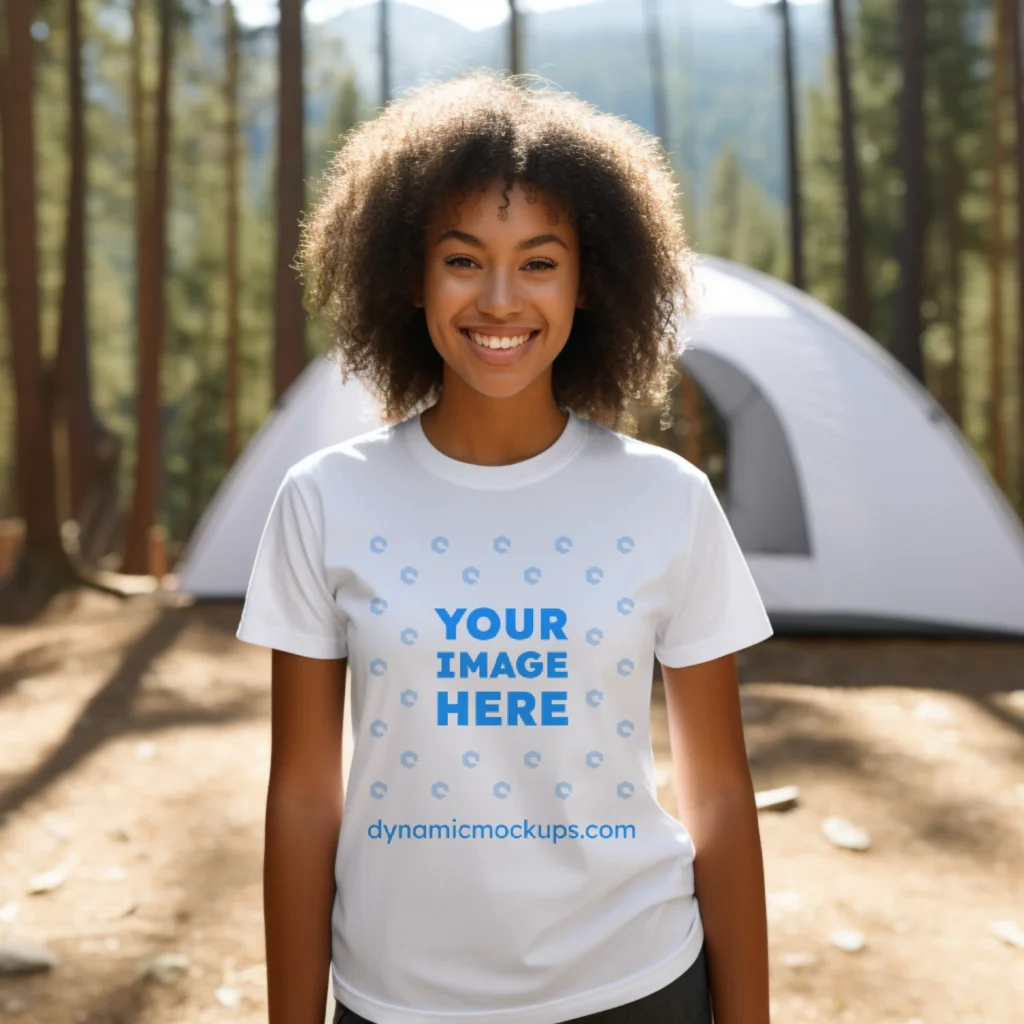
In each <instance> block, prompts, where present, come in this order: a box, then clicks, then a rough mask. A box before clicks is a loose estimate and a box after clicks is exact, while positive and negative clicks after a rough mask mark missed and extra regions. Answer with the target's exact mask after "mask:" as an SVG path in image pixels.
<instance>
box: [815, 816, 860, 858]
mask: <svg viewBox="0 0 1024 1024" xmlns="http://www.w3.org/2000/svg"><path fill="white" fill-rule="evenodd" d="M821 831H822V833H823V835H824V836H825V838H826V839H827V840H828V841H829V842H830V843H832V845H833V846H841V847H842V848H843V849H844V850H867V849H868V848H869V847H870V846H871V837H870V836H869V835H868V834H867V832H865V831H864V829H862V828H857V826H856V825H854V824H853V823H852V822H850V821H847V820H846V818H841V817H839V816H838V815H833V816H832V817H830V818H826V819H825V820H824V821H823V822H822V823H821Z"/></svg>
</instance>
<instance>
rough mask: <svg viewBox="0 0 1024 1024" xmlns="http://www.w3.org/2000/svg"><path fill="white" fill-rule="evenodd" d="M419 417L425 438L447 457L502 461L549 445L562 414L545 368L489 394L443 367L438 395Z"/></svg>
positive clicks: (491, 462)
mask: <svg viewBox="0 0 1024 1024" xmlns="http://www.w3.org/2000/svg"><path fill="white" fill-rule="evenodd" d="M420 423H421V425H422V427H423V433H424V434H425V435H426V437H427V440H428V441H429V442H430V443H431V444H432V445H433V446H434V447H435V448H437V450H438V451H440V452H441V453H442V454H444V455H447V456H448V457H449V458H452V459H458V461H459V462H469V463H473V464H475V465H478V466H507V465H511V464H512V463H514V462H522V461H523V460H524V459H529V458H532V457H533V456H534V455H539V454H540V453H541V452H542V451H544V450H545V449H546V448H550V447H551V445H553V444H554V443H555V441H557V440H558V438H559V437H560V436H561V434H562V431H563V430H564V429H565V427H566V423H567V417H566V414H565V413H564V412H562V410H561V409H559V408H558V405H557V403H556V402H555V397H554V394H553V393H552V391H551V374H550V371H549V372H548V373H547V374H546V375H542V376H541V377H538V378H537V380H535V381H533V382H532V383H531V384H530V385H529V386H528V387H526V388H524V389H523V390H522V391H520V392H519V393H518V394H516V395H512V396H511V397H509V398H491V397H490V396H488V395H484V394H481V393H480V392H479V391H476V390H474V389H473V388H471V387H470V386H469V385H468V384H466V382H465V381H463V380H462V379H461V378H460V377H458V375H456V374H453V373H450V372H448V368H447V367H445V372H444V380H443V384H442V387H441V397H440V399H439V400H438V401H437V403H436V404H435V405H432V406H431V407H430V408H429V409H427V410H425V411H424V412H423V414H422V415H421V417H420Z"/></svg>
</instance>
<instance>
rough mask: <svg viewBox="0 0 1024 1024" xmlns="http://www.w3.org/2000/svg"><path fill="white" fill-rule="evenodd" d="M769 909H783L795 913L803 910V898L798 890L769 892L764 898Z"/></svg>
mask: <svg viewBox="0 0 1024 1024" xmlns="http://www.w3.org/2000/svg"><path fill="white" fill-rule="evenodd" d="M766 902H767V905H768V908H769V909H770V910H783V911H788V912H789V913H796V912H797V911H798V910H803V906H804V898H803V896H801V895H800V893H798V892H770V893H768V896H767V898H766Z"/></svg>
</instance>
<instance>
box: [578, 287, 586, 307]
mask: <svg viewBox="0 0 1024 1024" xmlns="http://www.w3.org/2000/svg"><path fill="white" fill-rule="evenodd" d="M576 308H577V309H586V308H587V293H586V291H584V289H583V287H582V285H581V286H580V290H579V292H578V293H577V295H576Z"/></svg>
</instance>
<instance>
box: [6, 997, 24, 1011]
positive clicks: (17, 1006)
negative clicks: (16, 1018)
mask: <svg viewBox="0 0 1024 1024" xmlns="http://www.w3.org/2000/svg"><path fill="white" fill-rule="evenodd" d="M27 1009H28V1003H26V1002H25V1000H24V999H19V998H18V997H17V996H15V997H13V998H12V999H7V1000H5V1001H4V1002H2V1003H0V1010H2V1011H3V1012H4V1013H21V1011H22V1010H27Z"/></svg>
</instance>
